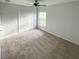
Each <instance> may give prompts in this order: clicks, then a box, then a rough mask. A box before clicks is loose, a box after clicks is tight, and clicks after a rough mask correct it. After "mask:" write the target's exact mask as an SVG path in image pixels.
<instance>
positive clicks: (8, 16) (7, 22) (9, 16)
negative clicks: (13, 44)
mask: <svg viewBox="0 0 79 59" xmlns="http://www.w3.org/2000/svg"><path fill="white" fill-rule="evenodd" d="M2 26H3V30H2V31H3V35H4V36H6V35H11V34H14V33H16V32H17V14H16V13H13V12H7V13H6V12H5V13H3V14H2Z"/></svg>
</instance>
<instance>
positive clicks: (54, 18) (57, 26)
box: [44, 1, 79, 45]
mask: <svg viewBox="0 0 79 59" xmlns="http://www.w3.org/2000/svg"><path fill="white" fill-rule="evenodd" d="M46 9H47V10H46V11H47V23H46V28H44V30H46V31H47V32H49V33H52V34H54V35H56V36H59V37H61V38H64V39H66V40H68V41H71V42H73V43H75V44H78V45H79V1H77V2H70V3H64V4H58V5H53V6H48V7H47V8H46Z"/></svg>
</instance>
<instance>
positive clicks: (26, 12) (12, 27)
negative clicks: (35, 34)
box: [0, 3, 35, 36]
mask: <svg viewBox="0 0 79 59" xmlns="http://www.w3.org/2000/svg"><path fill="white" fill-rule="evenodd" d="M0 12H1V14H2V24H3V26H4V29H3V36H6V35H11V34H14V33H17V31H18V30H17V29H18V27H17V20H19V24H20V25H19V28H20V32H22V31H27V30H29V29H32V28H34V27H35V8H34V7H27V6H26V7H25V6H18V5H10V4H3V3H0Z"/></svg>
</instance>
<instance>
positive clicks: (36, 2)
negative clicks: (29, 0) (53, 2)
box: [33, 0, 46, 7]
mask: <svg viewBox="0 0 79 59" xmlns="http://www.w3.org/2000/svg"><path fill="white" fill-rule="evenodd" d="M33 5H34V6H35V7H38V6H46V5H41V4H40V3H39V0H34V4H33Z"/></svg>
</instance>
